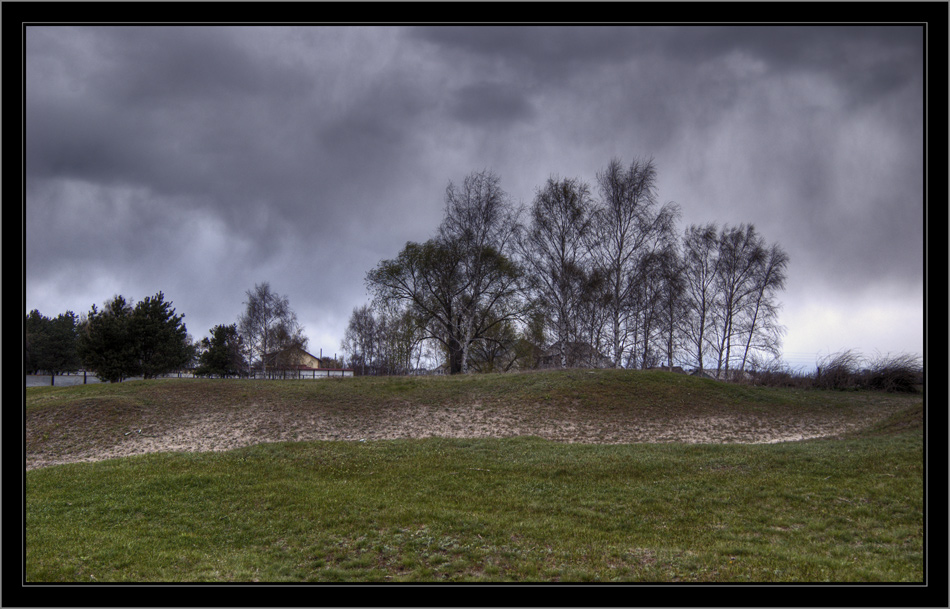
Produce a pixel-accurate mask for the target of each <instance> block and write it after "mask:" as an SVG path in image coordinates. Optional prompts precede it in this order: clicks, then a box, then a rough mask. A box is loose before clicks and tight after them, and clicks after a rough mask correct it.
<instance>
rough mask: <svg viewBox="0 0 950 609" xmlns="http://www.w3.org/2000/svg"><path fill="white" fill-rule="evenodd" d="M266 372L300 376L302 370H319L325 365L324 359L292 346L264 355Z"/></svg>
mask: <svg viewBox="0 0 950 609" xmlns="http://www.w3.org/2000/svg"><path fill="white" fill-rule="evenodd" d="M264 363H265V372H266V373H267V374H277V375H280V376H288V374H289V375H290V376H299V375H300V373H301V372H310V371H312V370H319V369H321V368H322V367H323V361H322V360H321V359H320V358H319V357H317V356H315V355H313V354H312V353H308V352H307V351H304V350H303V349H301V348H300V347H290V348H288V349H282V350H280V351H274V352H272V353H268V354H267V355H265V356H264Z"/></svg>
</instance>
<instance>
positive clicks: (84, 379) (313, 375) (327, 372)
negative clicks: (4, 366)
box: [26, 368, 353, 387]
mask: <svg viewBox="0 0 950 609" xmlns="http://www.w3.org/2000/svg"><path fill="white" fill-rule="evenodd" d="M292 374H293V375H291V374H290V373H288V375H287V378H286V380H311V379H313V380H316V379H325V378H344V377H351V376H353V371H352V370H349V369H345V370H341V369H335V368H325V369H315V370H301V371H299V373H298V372H297V371H294V372H293V373H292ZM161 378H167V379H175V378H181V379H185V378H188V379H190V378H199V377H195V376H194V375H193V374H192V373H190V372H181V373H179V372H172V373H170V374H166V375H165V376H163V377H161ZM244 378H252V379H253V378H260V379H263V378H264V376H263V375H260V376H259V377H258V376H255V375H254V374H252V375H251V376H250V377H244ZM268 378H269V379H271V378H275V377H272V376H269V377H268ZM276 378H277V380H282V379H281V378H280V377H276ZM140 380H142V377H141V376H135V377H132V378H127V379H125V381H140ZM102 382H104V381H101V380H99V378H98V377H97V376H96V375H95V374H93V373H92V372H88V373H86V374H83V373H82V372H79V373H75V372H74V373H71V374H57V375H56V378H55V379H53V386H54V387H72V386H74V385H85V384H92V383H102ZM26 386H27V387H49V386H50V376H49V375H48V374H27V375H26Z"/></svg>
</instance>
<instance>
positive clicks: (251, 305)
mask: <svg viewBox="0 0 950 609" xmlns="http://www.w3.org/2000/svg"><path fill="white" fill-rule="evenodd" d="M245 294H246V295H247V300H246V301H245V302H244V305H245V310H244V313H243V314H242V315H241V316H240V317H239V318H238V330H239V332H240V334H241V337H242V338H243V339H244V341H245V343H246V344H247V345H248V349H249V350H250V353H252V354H254V355H257V356H258V357H259V358H260V362H261V369H262V372H264V374H265V376H266V374H267V364H268V358H272V355H273V354H276V353H277V352H278V351H281V350H286V349H288V348H290V347H299V348H301V349H303V348H305V346H306V343H307V339H306V338H305V337H304V336H303V328H302V327H301V326H300V324H299V323H298V322H297V314H296V313H294V311H293V310H292V309H291V308H290V301H289V300H288V298H287V297H286V296H281V295H280V294H277V293H276V292H274V291H273V290H271V287H270V283H268V282H266V281H265V282H263V283H260V284H256V285H255V286H254V289H253V290H248V291H247V292H245ZM276 363H278V362H274V363H273V364H272V365H275V364H276ZM248 365H250V358H248Z"/></svg>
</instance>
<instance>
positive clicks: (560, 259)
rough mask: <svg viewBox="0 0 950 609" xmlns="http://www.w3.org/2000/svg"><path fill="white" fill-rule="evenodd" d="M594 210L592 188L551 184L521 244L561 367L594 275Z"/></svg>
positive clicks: (539, 194)
mask: <svg viewBox="0 0 950 609" xmlns="http://www.w3.org/2000/svg"><path fill="white" fill-rule="evenodd" d="M591 213H592V204H591V200H590V193H589V188H588V186H587V185H586V184H584V183H583V182H581V181H579V180H576V179H564V180H558V179H557V178H555V177H551V178H549V179H548V181H547V183H546V184H545V185H544V187H542V188H540V189H539V190H538V192H537V195H536V196H535V198H534V202H533V204H532V206H531V208H530V210H529V218H530V224H529V225H528V226H527V227H525V229H524V231H523V232H522V235H521V239H520V242H519V243H520V245H519V247H520V250H521V257H522V260H523V264H524V266H525V267H526V269H527V271H528V273H527V277H528V279H529V281H530V289H531V290H532V291H533V292H534V293H535V294H536V296H537V297H538V298H537V301H538V302H540V303H541V305H542V307H543V308H544V309H545V310H546V312H547V319H548V320H549V323H551V325H552V330H553V335H554V338H555V340H556V341H557V343H558V345H559V346H558V358H559V361H560V365H561V367H567V365H568V361H567V350H568V344H569V343H570V342H571V341H572V339H573V337H574V333H575V322H576V320H575V317H574V316H575V314H576V313H577V310H578V306H579V305H580V303H581V301H582V291H581V287H582V286H583V285H584V284H585V277H586V275H587V274H588V273H589V266H590V248H589V242H588V239H589V238H590V237H591V221H592V217H591Z"/></svg>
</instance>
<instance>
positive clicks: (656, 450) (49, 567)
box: [26, 371, 923, 582]
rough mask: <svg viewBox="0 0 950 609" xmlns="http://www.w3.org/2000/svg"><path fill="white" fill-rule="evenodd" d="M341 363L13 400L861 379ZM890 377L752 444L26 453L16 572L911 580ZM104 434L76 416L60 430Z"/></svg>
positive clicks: (612, 392)
mask: <svg viewBox="0 0 950 609" xmlns="http://www.w3.org/2000/svg"><path fill="white" fill-rule="evenodd" d="M353 381H356V382H352V383H350V382H347V383H342V382H340V383H337V382H322V381H321V382H312V381H309V382H300V383H277V382H274V383H243V382H239V381H237V382H214V381H205V382H202V381H198V382H189V381H182V382H172V383H168V382H166V381H151V382H141V383H129V384H120V385H87V386H84V387H77V388H37V389H30V390H28V391H27V413H28V415H29V414H30V413H34V414H37V413H40V414H41V413H42V412H44V411H46V410H47V409H52V410H60V409H67V410H68V409H76V410H77V411H78V410H82V409H87V410H88V409H89V408H92V409H94V410H95V409H98V410H96V412H98V413H101V415H102V419H103V424H102V427H103V429H113V430H114V429H118V428H121V424H122V421H121V419H122V417H123V416H126V415H125V414H123V413H127V412H129V411H135V412H139V411H143V410H151V411H164V410H167V411H168V412H173V411H178V409H187V408H189V407H194V404H195V402H194V400H201V401H202V403H207V402H208V401H212V402H214V401H217V402H218V403H219V406H220V407H222V408H223V407H234V408H238V407H240V404H242V403H245V402H246V401H260V400H269V401H270V403H273V404H275V405H281V406H282V407H287V408H292V407H295V405H296V407H302V406H303V405H307V404H312V403H313V402H314V401H317V402H320V403H325V404H333V405H334V408H340V409H343V410H346V409H350V410H351V411H352V412H354V413H356V415H358V414H359V413H360V412H363V411H364V410H366V409H371V408H382V407H385V405H386V404H389V403H391V402H393V401H401V402H409V403H420V404H429V405H431V404H446V405H450V404H452V403H460V402H471V401H473V400H474V401H478V402H480V403H484V404H486V405H487V406H486V407H491V405H492V404H496V403H500V402H504V403H509V402H511V401H518V402H521V403H524V404H526V406H525V412H526V416H529V415H528V414H527V413H529V412H531V411H533V410H536V409H541V410H543V409H544V408H545V407H547V406H546V405H551V404H553V406H554V407H561V406H563V405H565V404H571V405H573V406H574V407H576V408H579V409H581V410H584V409H587V410H589V411H590V412H591V413H599V414H602V413H603V412H604V411H609V412H614V411H616V413H617V414H618V416H636V415H637V413H640V412H647V411H649V412H656V413H658V412H665V411H672V412H679V411H680V410H681V409H691V410H689V411H690V412H692V411H693V410H695V409H697V408H698V409H700V410H705V409H715V408H732V409H749V410H753V411H754V410H756V409H760V410H761V409H765V410H768V409H774V408H782V409H805V410H809V409H811V410H815V411H819V410H821V409H826V408H837V409H855V411H856V412H859V411H860V407H861V404H863V403H873V402H875V401H876V400H878V399H880V398H879V397H878V396H875V395H871V394H864V393H860V392H858V393H849V394H831V393H827V392H807V391H805V392H800V391H790V390H765V389H757V388H751V387H738V386H732V385H725V384H722V383H715V382H709V381H699V380H698V379H688V378H686V377H678V376H676V375H668V374H663V373H658V374H653V375H642V374H641V375H635V374H629V373H628V374H623V373H614V372H598V373H596V374H589V373H586V372H584V371H579V372H564V373H549V374H526V375H485V376H473V377H466V378H448V379H353ZM163 383H164V384H163ZM212 384H213V386H214V387H215V391H214V392H211V391H210V390H209V387H210V386H212ZM687 394H689V395H687ZM902 399H907V400H908V401H907V407H906V408H902V409H900V410H899V411H898V412H896V413H895V414H894V415H893V416H891V417H889V418H888V419H887V420H885V421H884V422H882V423H878V424H876V425H874V426H873V427H872V428H869V429H867V430H864V431H862V432H859V433H854V434H851V435H850V436H849V437H847V438H839V439H833V440H832V439H825V440H812V441H806V442H791V443H784V444H773V445H735V444H732V445H726V444H723V445H711V444H700V445H695V444H693V445H690V444H622V445H598V444H564V443H557V442H551V441H547V440H542V439H540V438H535V437H520V438H506V439H453V440H449V439H440V438H430V439H425V440H386V441H367V442H358V441H355V442H328V441H320V442H297V443H293V442H283V443H271V444H260V445H256V446H251V447H246V448H241V449H237V450H232V451H228V452H222V453H164V454H150V455H142V456H136V457H129V458H123V459H113V460H108V461H101V462H97V463H74V464H66V465H57V466H52V467H46V468H41V469H36V470H31V471H29V472H27V477H26V577H27V581H28V582H63V581H68V582H91V581H98V582H103V581H143V582H144V581H149V582H182V581H188V582H191V581H227V582H245V581H262V582H264V581H292V582H339V581H347V582H432V581H465V582H483V581H491V582H553V581H571V582H610V581H624V582H628V581H630V582H641V581H660V582H748V581H755V582H823V581H838V582H920V581H922V580H923V434H922V430H921V425H920V418H921V417H920V410H919V409H920V397H919V396H918V397H917V398H916V400H915V399H913V398H910V399H908V398H902ZM447 407H448V406H447ZM110 413H111V414H110ZM77 416H78V415H77ZM598 416H599V415H598ZM116 418H118V419H120V420H119V421H118V422H117V421H116ZM85 420H88V419H85ZM77 433H78V431H77ZM106 434H107V432H106V431H101V432H100V431H95V430H93V431H89V430H87V432H86V433H85V434H79V435H80V437H79V439H77V440H76V441H77V442H79V443H82V442H87V443H88V442H93V441H96V438H101V437H104V436H105V435H106ZM32 441H33V442H34V443H35V444H37V445H38V444H41V443H42V440H40V439H37V438H34V439H33V440H32Z"/></svg>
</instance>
